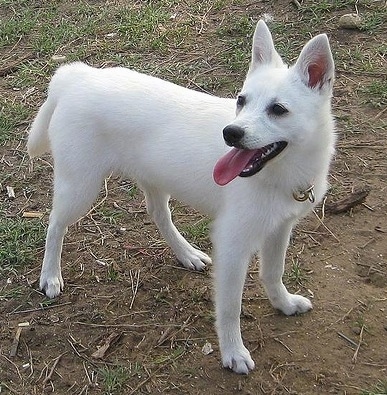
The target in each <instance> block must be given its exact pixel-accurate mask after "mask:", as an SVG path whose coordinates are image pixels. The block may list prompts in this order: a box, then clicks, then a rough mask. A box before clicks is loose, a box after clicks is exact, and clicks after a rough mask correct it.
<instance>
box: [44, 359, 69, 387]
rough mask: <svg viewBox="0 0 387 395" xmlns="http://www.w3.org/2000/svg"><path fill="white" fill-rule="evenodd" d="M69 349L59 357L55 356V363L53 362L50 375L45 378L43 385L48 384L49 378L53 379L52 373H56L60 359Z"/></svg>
mask: <svg viewBox="0 0 387 395" xmlns="http://www.w3.org/2000/svg"><path fill="white" fill-rule="evenodd" d="M66 353H67V351H65V352H64V353H63V354H60V355H59V356H58V357H56V358H55V360H54V363H53V364H52V368H51V369H50V372H49V373H48V375H47V376H46V377H45V378H44V380H43V385H46V384H47V382H48V381H49V380H51V377H52V375H53V374H54V371H55V368H56V366H57V365H58V363H59V361H60V359H61V358H62V357H63V355H65V354H66Z"/></svg>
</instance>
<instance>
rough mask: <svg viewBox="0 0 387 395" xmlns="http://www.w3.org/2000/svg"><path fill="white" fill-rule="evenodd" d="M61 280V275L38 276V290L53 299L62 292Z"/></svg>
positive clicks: (44, 274) (43, 274)
mask: <svg viewBox="0 0 387 395" xmlns="http://www.w3.org/2000/svg"><path fill="white" fill-rule="evenodd" d="M63 285H64V284H63V278H62V275H61V274H59V275H58V276H48V275H47V274H46V273H43V272H42V274H41V275H40V289H41V290H42V291H43V292H44V293H45V294H46V296H47V297H49V298H51V299H52V298H55V297H57V296H58V295H59V294H60V291H62V290H63Z"/></svg>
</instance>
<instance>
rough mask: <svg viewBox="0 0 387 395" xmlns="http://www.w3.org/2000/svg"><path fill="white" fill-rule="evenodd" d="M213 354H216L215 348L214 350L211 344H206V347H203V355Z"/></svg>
mask: <svg viewBox="0 0 387 395" xmlns="http://www.w3.org/2000/svg"><path fill="white" fill-rule="evenodd" d="M213 352H214V350H213V348H212V345H211V343H209V342H206V343H205V344H204V346H203V347H202V353H203V354H204V355H209V354H211V353H213Z"/></svg>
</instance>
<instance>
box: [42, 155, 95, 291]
mask: <svg viewBox="0 0 387 395" xmlns="http://www.w3.org/2000/svg"><path fill="white" fill-rule="evenodd" d="M73 159H74V163H75V162H76V160H75V159H76V158H73ZM83 170H84V169H80V168H77V169H73V171H71V170H70V169H69V168H68V166H67V167H65V168H63V165H62V166H61V165H60V164H59V163H56V164H55V170H54V198H53V205H52V210H51V214H50V219H49V225H48V229H47V237H46V249H45V254H44V259H43V266H42V271H41V274H40V288H41V289H42V290H43V291H44V292H45V294H46V295H47V296H48V297H49V298H54V297H56V296H58V295H59V293H60V291H61V290H62V289H63V278H62V274H61V266H60V261H61V253H62V245H63V238H64V236H65V234H66V232H67V227H68V226H69V225H71V224H73V223H74V222H76V221H77V220H78V219H79V218H81V216H82V215H84V214H85V213H86V212H87V210H88V209H89V208H90V206H91V205H92V204H93V202H94V200H95V199H96V197H97V195H98V192H99V190H100V188H101V184H102V180H103V177H102V176H99V174H96V170H95V169H92V170H91V171H90V169H88V170H89V173H85V172H83Z"/></svg>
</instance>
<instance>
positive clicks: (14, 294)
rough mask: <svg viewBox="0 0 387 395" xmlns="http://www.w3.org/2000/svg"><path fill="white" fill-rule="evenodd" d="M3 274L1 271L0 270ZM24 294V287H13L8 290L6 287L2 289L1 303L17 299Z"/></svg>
mask: <svg viewBox="0 0 387 395" xmlns="http://www.w3.org/2000/svg"><path fill="white" fill-rule="evenodd" d="M0 273H1V270H0ZM22 294H23V288H22V287H13V288H11V289H8V286H7V285H6V286H4V287H2V288H1V289H0V302H2V301H5V300H10V299H17V298H19V297H20V296H21V295H22Z"/></svg>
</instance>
